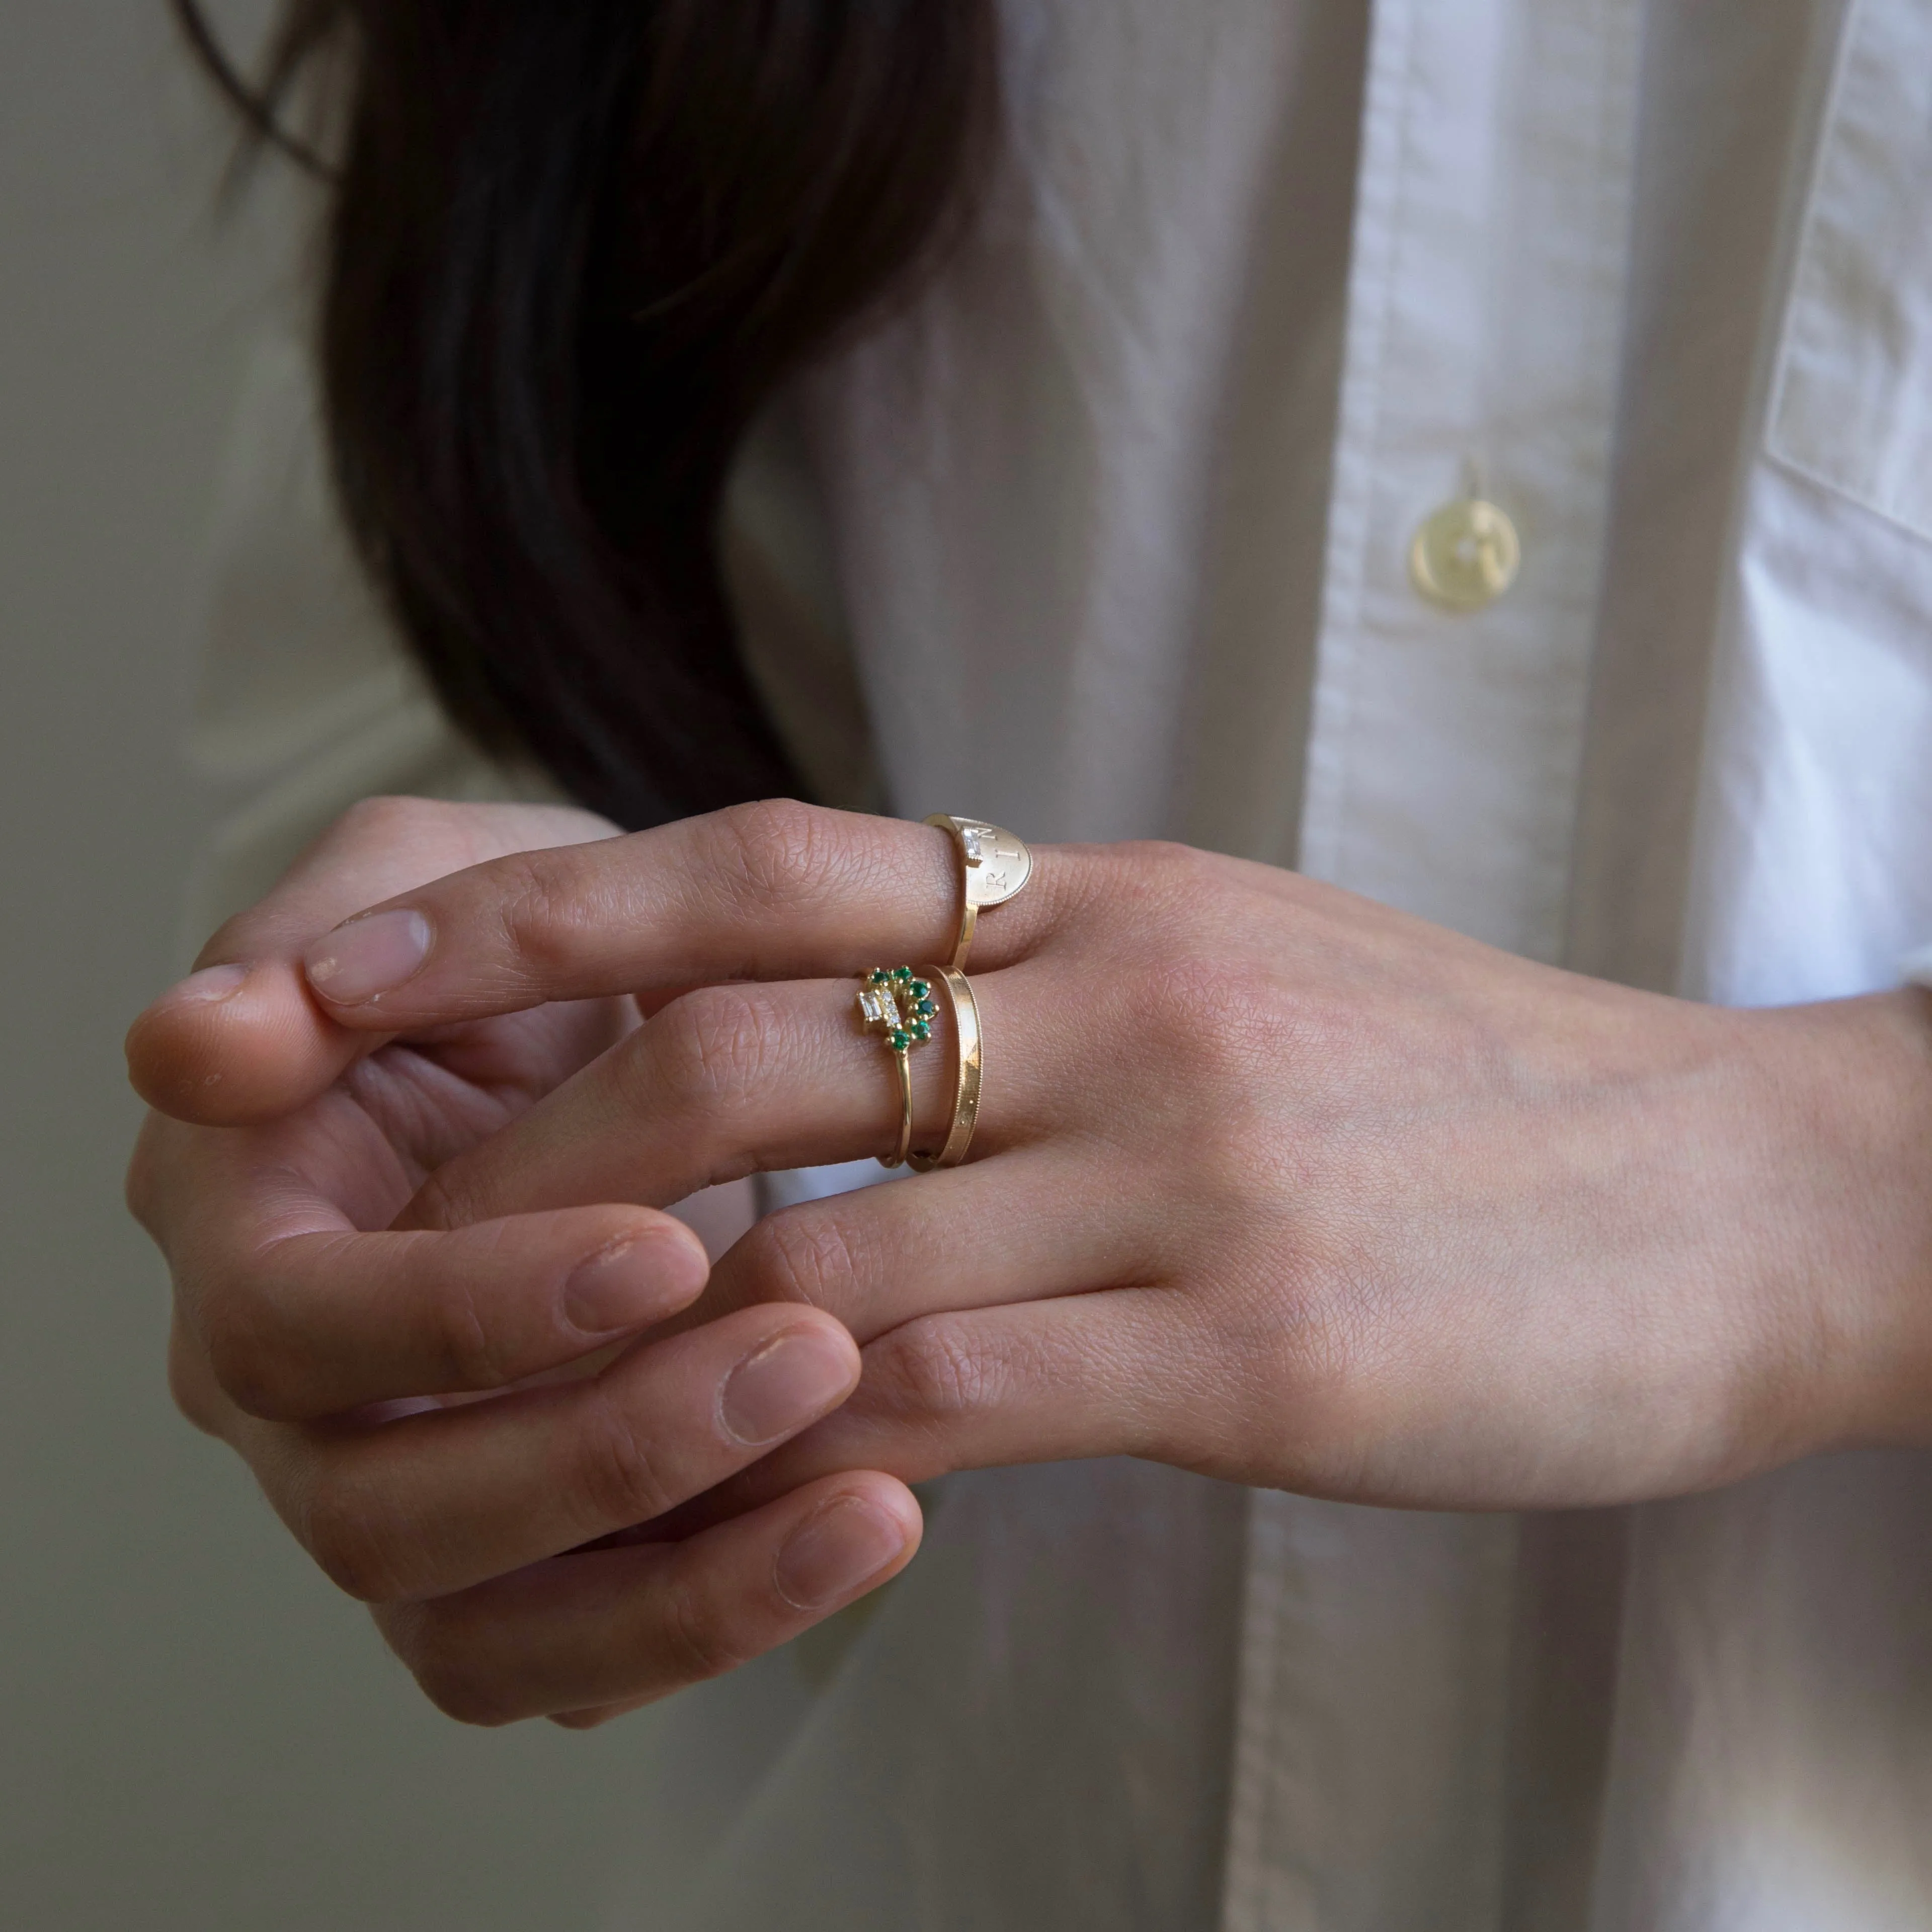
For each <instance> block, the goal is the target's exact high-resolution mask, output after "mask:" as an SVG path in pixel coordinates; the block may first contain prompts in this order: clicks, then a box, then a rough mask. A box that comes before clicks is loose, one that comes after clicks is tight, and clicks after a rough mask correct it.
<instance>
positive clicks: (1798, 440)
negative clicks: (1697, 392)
mask: <svg viewBox="0 0 1932 1932" xmlns="http://www.w3.org/2000/svg"><path fill="white" fill-rule="evenodd" d="M1766 447H1767V449H1768V451H1769V454H1770V455H1772V457H1773V458H1775V459H1776V460H1778V461H1780V462H1781V463H1785V464H1787V465H1789V466H1790V467H1791V468H1793V469H1796V470H1798V471H1799V472H1802V474H1804V475H1807V476H1808V477H1811V478H1813V479H1814V481H1817V482H1820V483H1822V484H1825V485H1826V487H1829V488H1830V489H1832V490H1837V491H1838V492H1840V493H1841V494H1843V495H1844V496H1848V497H1849V498H1851V499H1852V500H1853V501H1855V502H1858V503H1861V504H1862V505H1864V506H1865V507H1866V508H1868V509H1870V510H1873V511H1876V512H1877V514H1879V515H1880V516H1882V517H1888V518H1889V519H1890V520H1891V521H1893V522H1894V523H1899V524H1901V525H1903V526H1904V527H1905V528H1906V529H1909V530H1911V531H1912V532H1915V534H1916V535H1919V536H1921V537H1924V538H1927V540H1928V541H1932V0H1853V4H1852V7H1851V10H1850V13H1849V17H1848V19H1847V20H1846V23H1845V25H1844V27H1843V31H1842V34H1841V40H1840V44H1839V50H1838V65H1837V71H1836V72H1835V75H1834V77H1833V80H1832V91H1831V95H1830V98H1829V102H1828V104H1827V107H1826V118H1825V123H1824V129H1823V136H1822V139H1821V140H1820V145H1819V149H1818V154H1817V162H1816V165H1815V169H1814V174H1813V177H1812V181H1811V191H1810V194H1809V197H1808V202H1807V205H1806V208H1805V218H1804V226H1803V228H1802V232H1801V234H1800V237H1799V248H1798V256H1797V260H1796V266H1795V270H1794V273H1793V282H1792V289H1791V295H1790V302H1789V305H1788V307H1787V311H1786V315H1785V324H1784V338H1783V341H1782V343H1781V347H1780V351H1779V356H1778V370H1777V375H1776V379H1775V386H1774V388H1773V392H1772V404H1771V413H1770V423H1769V432H1768V435H1767V438H1766Z"/></svg>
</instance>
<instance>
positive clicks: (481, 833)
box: [127, 798, 616, 1127]
mask: <svg viewBox="0 0 1932 1932" xmlns="http://www.w3.org/2000/svg"><path fill="white" fill-rule="evenodd" d="M615 831H616V827H615V826H613V825H610V823H607V821H606V820H603V819H601V818H598V817H593V816H592V814H590V813H589V812H586V811H576V810H574V809H573V808H569V807H567V806H559V805H456V804H448V803H445V802H441V801H440V800H436V799H414V798H383V799H365V800H364V801H363V802H362V803H361V804H359V805H355V806H353V807H352V808H350V810H349V811H347V812H346V813H345V814H344V815H343V816H342V817H341V818H339V819H338V820H337V821H336V822H335V824H334V825H333V826H331V827H330V828H329V830H328V831H327V832H324V833H323V835H322V836H321V837H320V838H318V839H317V841H315V843H314V844H312V845H311V846H310V847H308V850H306V851H305V852H304V853H302V856H300V857H299V859H296V862H295V863H294V864H293V865H292V866H291V867H290V868H289V870H288V871H287V874H284V877H282V879H281V880H280V882H279V883H278V884H277V885H276V886H275V887H274V889H272V891H271V892H269V894H268V895H266V897H265V898H263V899H261V900H260V901H258V902H257V904H254V905H253V906H251V907H250V908H249V909H248V910H247V911H246V912H244V913H239V914H238V915H237V916H236V917H235V918H233V919H230V920H229V922H227V924H226V925H225V926H223V927H222V928H221V929H220V931H219V932H217V933H216V934H215V935H214V938H211V940H210V941H208V944H207V945H206V946H205V947H203V948H202V951H201V954H200V956H199V959H197V960H196V962H195V965H196V971H194V972H193V974H190V976H189V977H187V979H185V980H182V981H181V982H180V983H178V985H175V986H171V987H170V988H169V989H168V990H167V992H165V993H163V995H161V996H160V998H159V999H157V1000H156V1001H154V1004H152V1005H151V1006H150V1007H148V1008H147V1010H145V1012H144V1013H142V1014H141V1015H140V1016H139V1018H138V1019H136V1021H135V1022H134V1024H133V1026H132V1027H130V1028H129V1029H128V1033H127V1073H128V1078H129V1079H130V1081H131V1082H133V1086H134V1090H135V1091H136V1093H138V1094H139V1095H140V1096H141V1097H142V1099H143V1100H145V1101H146V1102H147V1103H148V1105H149V1106H151V1107H154V1108H155V1109H157V1110H158V1111H159V1112H162V1113H164V1114H168V1115H172V1116H173V1118H175V1119H176V1120H180V1121H190V1122H192V1123H194V1124H197V1125H201V1126H206V1127H238V1126H243V1125H246V1124H250V1123H252V1122H256V1121H266V1120H272V1119H275V1118H278V1117H279V1116H280V1115H283V1114H286V1113H288V1112H291V1111H292V1110H293V1109H296V1108H297V1107H299V1106H302V1105H303V1104H304V1103H306V1102H308V1101H309V1100H312V1099H314V1097H315V1096H316V1095H317V1094H320V1093H322V1092H323V1091H326V1089H327V1088H329V1087H330V1086H331V1085H333V1084H334V1082H335V1081H336V1080H338V1079H340V1078H341V1075H342V1073H343V1072H344V1070H345V1069H346V1068H347V1067H350V1065H351V1064H353V1062H355V1061H357V1060H359V1059H360V1058H362V1057H363V1056H364V1055H367V1054H371V1053H374V1052H376V1051H377V1049H380V1048H381V1047H383V1046H386V1044H387V1043H389V1041H390V1040H393V1039H394V1038H395V1037H396V1036H395V1034H372V1033H368V1032H366V1031H359V1030H356V1029H352V1028H348V1027H344V1026H341V1025H338V1024H337V1022H335V1020H333V1019H331V1018H330V1017H329V1015H328V1014H327V1013H326V1012H324V1011H323V1009H322V1008H321V1007H320V1006H318V1005H317V1003H316V1001H315V1000H314V998H313V997H312V996H311V993H310V992H309V989H308V980H307V978H306V977H305V974H304V973H303V971H302V955H303V953H304V952H305V950H307V948H308V947H309V946H311V944H313V943H314V941H316V940H317V939H318V938H320V937H321V936H322V935H323V934H324V933H326V932H331V931H332V930H333V929H335V927H336V926H339V925H340V924H341V922H343V921H344V919H348V918H350V917H351V916H353V915H354V914H355V913H358V912H360V911H362V910H363V909H364V908H365V907H368V906H371V905H377V904H380V903H381V902H382V901H383V900H385V899H387V898H394V897H395V895H396V894H398V892H410V891H412V890H413V889H415V888H416V887H417V886H422V885H425V884H427V883H428V882H429V881H430V880H433V879H440V878H443V877H447V876H448V874H450V873H452V872H458V871H463V870H464V869H465V868H466V867H469V866H471V865H478V864H481V863H483V862H486V861H487V860H489V859H499V858H502V857H504V856H506V855H508V853H512V852H525V851H530V850H538V849H541V848H543V847H550V846H556V845H572V844H583V843H584V842H586V841H589V840H591V839H593V838H608V837H610V836H611V835H613V833H614V832H615Z"/></svg>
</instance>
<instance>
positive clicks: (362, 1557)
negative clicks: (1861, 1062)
mask: <svg viewBox="0 0 1932 1932" xmlns="http://www.w3.org/2000/svg"><path fill="white" fill-rule="evenodd" d="M295 1530H296V1538H297V1540H298V1541H299V1542H300V1543H301V1544H302V1547H303V1548H304V1549H305V1550H307V1551H308V1553H309V1554H310V1556H312V1557H314V1559H315V1561H316V1562H317V1565H318V1566H319V1567H320V1569H321V1571H322V1573H323V1575H324V1576H325V1577H327V1578H328V1579H329V1581H330V1582H331V1583H333V1584H334V1585H335V1587H336V1588H337V1589H338V1590H341V1592H344V1594H345V1595H348V1596H351V1597H353V1598H356V1599H357V1600H358V1601H359V1602H362V1603H365V1604H383V1603H390V1602H393V1601H395V1600H396V1599H397V1598H401V1597H403V1596H405V1595H407V1594H408V1590H407V1580H406V1578H405V1577H404V1574H403V1570H402V1567H401V1565H400V1564H399V1563H398V1561H397V1559H396V1555H395V1547H394V1544H393V1541H392V1538H390V1537H389V1535H387V1534H386V1532H385V1531H384V1530H383V1528H382V1527H381V1526H380V1524H379V1523H377V1520H376V1519H375V1517H374V1514H373V1512H372V1511H371V1508H370V1507H369V1504H368V1499H367V1498H366V1496H364V1495H363V1494H362V1491H361V1490H360V1487H359V1485H357V1484H356V1483H354V1482H353V1481H352V1480H350V1478H347V1477H346V1476H345V1475H344V1474H343V1473H342V1472H340V1471H338V1470H333V1469H322V1470H319V1471H317V1472H315V1473H314V1475H311V1478H310V1481H309V1484H308V1490H307V1493H306V1494H305V1496H303V1497H302V1502H301V1505H300V1508H299V1512H298V1514H297V1518H296V1524H295Z"/></svg>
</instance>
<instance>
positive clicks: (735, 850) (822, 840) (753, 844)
mask: <svg viewBox="0 0 1932 1932" xmlns="http://www.w3.org/2000/svg"><path fill="white" fill-rule="evenodd" d="M834 823H835V820H834V817H833V816H832V814H830V813H829V812H826V811H822V810H820V808H818V807H817V806H816V805H804V804H801V803H800V802H799V801H798V800H797V799H791V798H770V799H757V800H755V801H754V802H752V803H751V804H748V805H733V806H731V807H730V808H729V809H728V810H727V811H721V812H718V814H715V816H714V817H712V820H710V821H709V826H708V828H707V829H708V832H709V839H708V841H707V842H708V844H709V850H708V851H707V852H706V854H705V856H706V859H708V860H709V862H710V865H711V866H712V868H713V869H714V870H715V871H716V872H717V873H718V875H719V876H720V877H721V878H722V879H723V880H724V882H725V883H726V884H727V886H728V887H729V888H730V890H731V891H732V892H733V894H734V895H736V896H738V897H739V898H744V899H746V900H748V901H750V902H751V904H752V905H753V906H754V907H756V908H757V909H758V910H761V911H772V910H784V909H786V908H788V907H793V906H795V905H797V904H800V903H801V902H802V901H810V900H811V899H812V898H815V897H816V896H817V894H818V893H819V892H820V890H821V889H822V888H823V886H824V885H825V883H826V879H827V877H828V875H829V874H830V873H831V871H832V870H833V869H834V867H835V864H836V853H837V842H836V840H835V838H834V835H833V832H832V827H833V825H834Z"/></svg>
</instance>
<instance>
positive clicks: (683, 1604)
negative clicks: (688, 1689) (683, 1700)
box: [664, 1577, 756, 1684]
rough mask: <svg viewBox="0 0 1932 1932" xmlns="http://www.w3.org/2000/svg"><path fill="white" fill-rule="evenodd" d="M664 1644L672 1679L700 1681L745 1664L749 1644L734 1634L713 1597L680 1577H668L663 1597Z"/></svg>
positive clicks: (749, 1655) (751, 1649) (750, 1650)
mask: <svg viewBox="0 0 1932 1932" xmlns="http://www.w3.org/2000/svg"><path fill="white" fill-rule="evenodd" d="M664 1649H665V1652H666V1660H665V1661H666V1663H667V1665H668V1667H669V1670H670V1676H671V1678H672V1680H673V1682H676V1683H681V1684H701V1683H703V1682H706V1680H707V1679H710V1678H713V1677H722V1676H724V1675H725V1674H726V1673H727V1672H729V1671H733V1670H736V1669H737V1668H738V1667H739V1665H740V1664H748V1663H749V1662H750V1661H751V1658H752V1657H753V1656H754V1655H756V1652H755V1649H754V1647H753V1646H749V1645H747V1644H746V1643H744V1642H743V1641H742V1639H736V1638H734V1637H733V1634H732V1632H731V1631H730V1628H729V1625H728V1622H727V1619H725V1618H724V1616H722V1615H721V1614H720V1613H719V1611H718V1607H717V1605H716V1604H715V1601H712V1598H710V1597H709V1595H707V1594H706V1593H705V1592H700V1591H699V1590H697V1589H694V1588H693V1587H692V1586H691V1583H689V1582H688V1581H687V1580H685V1579H684V1578H682V1577H675V1578H673V1579H672V1580H670V1582H669V1583H668V1584H667V1587H666V1589H665V1592H664Z"/></svg>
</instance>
